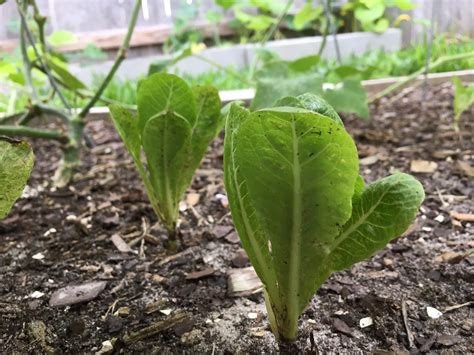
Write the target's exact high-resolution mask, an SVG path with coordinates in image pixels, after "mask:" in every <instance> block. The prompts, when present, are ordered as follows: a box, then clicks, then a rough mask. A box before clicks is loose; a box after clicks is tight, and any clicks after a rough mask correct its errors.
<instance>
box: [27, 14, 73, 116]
mask: <svg viewBox="0 0 474 355" xmlns="http://www.w3.org/2000/svg"><path fill="white" fill-rule="evenodd" d="M18 12H19V13H20V17H21V21H22V23H24V24H25V27H24V30H25V34H26V37H27V38H28V41H29V42H30V45H31V47H32V48H33V52H35V56H36V59H38V61H39V63H40V65H41V67H42V68H43V70H44V72H45V73H46V76H47V77H48V80H49V82H50V83H51V86H52V87H53V89H54V90H55V91H56V92H57V93H58V96H59V99H60V100H61V102H62V103H63V105H64V106H65V107H66V108H67V109H68V110H71V105H69V102H68V101H67V100H66V98H65V97H64V95H63V93H62V92H61V90H60V89H59V86H58V85H57V83H56V80H55V79H54V77H53V75H52V74H51V72H50V70H49V68H48V66H47V65H46V62H45V61H44V59H43V57H42V56H41V54H40V52H39V51H38V48H36V44H35V39H34V38H33V34H32V33H31V31H30V29H29V27H28V25H27V23H26V13H25V12H24V10H23V9H22V7H21V6H18ZM40 31H41V28H40ZM43 54H45V53H43Z"/></svg>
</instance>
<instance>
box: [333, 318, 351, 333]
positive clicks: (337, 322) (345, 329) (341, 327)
mask: <svg viewBox="0 0 474 355" xmlns="http://www.w3.org/2000/svg"><path fill="white" fill-rule="evenodd" d="M333 324H334V328H336V330H337V331H338V332H339V333H342V334H346V335H348V336H352V328H351V327H349V326H348V325H347V324H346V322H344V321H343V320H342V319H339V318H335V319H334V320H333Z"/></svg>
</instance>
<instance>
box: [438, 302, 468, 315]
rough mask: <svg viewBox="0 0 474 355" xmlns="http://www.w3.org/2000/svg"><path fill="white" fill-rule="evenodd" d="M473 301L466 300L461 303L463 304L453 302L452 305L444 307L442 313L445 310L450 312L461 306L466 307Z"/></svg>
mask: <svg viewBox="0 0 474 355" xmlns="http://www.w3.org/2000/svg"><path fill="white" fill-rule="evenodd" d="M473 303H474V302H472V301H471V302H466V303H463V304H455V305H454V306H449V307H446V308H445V309H444V310H443V313H446V312H451V311H454V310H455V309H459V308H462V307H467V306H470V305H471V304H473Z"/></svg>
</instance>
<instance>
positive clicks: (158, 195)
mask: <svg viewBox="0 0 474 355" xmlns="http://www.w3.org/2000/svg"><path fill="white" fill-rule="evenodd" d="M137 106H138V117H134V115H132V113H130V112H129V111H128V110H127V109H125V108H123V107H120V106H116V105H112V106H111V107H110V112H111V115H112V119H113V121H114V124H115V127H116V129H117V131H118V132H119V134H120V137H121V138H122V140H123V141H124V143H125V146H126V147H127V149H128V150H129V152H130V154H131V156H132V158H133V161H134V162H135V165H136V167H137V169H138V172H139V174H140V176H141V178H142V179H143V182H144V185H145V190H146V192H147V194H148V197H149V199H150V202H151V205H152V206H153V209H154V210H155V213H156V214H157V215H158V217H159V218H160V219H161V220H162V221H163V223H164V224H165V226H166V228H167V230H168V232H169V233H170V236H171V237H173V236H174V233H175V229H176V223H177V219H178V214H179V211H178V204H179V201H180V200H181V198H182V196H183V194H184V192H185V191H186V189H187V188H188V187H189V185H190V184H191V180H192V178H193V175H194V172H195V170H196V169H197V168H198V166H199V163H200V162H201V159H202V157H203V156H204V154H205V152H206V149H207V147H208V146H209V144H210V142H211V141H212V139H214V137H215V136H216V134H217V132H218V130H219V129H220V128H221V127H222V119H221V115H220V108H221V102H220V99H219V93H218V91H217V90H216V89H214V88H212V87H209V86H197V87H194V88H192V89H191V88H190V87H189V86H188V85H187V84H186V82H185V81H184V80H182V79H180V78H179V77H177V76H175V75H172V74H154V75H151V76H150V77H148V78H147V79H145V80H143V81H142V82H141V83H140V85H139V87H138V91H137ZM142 150H143V152H144V155H145V158H146V164H144V163H143V162H142Z"/></svg>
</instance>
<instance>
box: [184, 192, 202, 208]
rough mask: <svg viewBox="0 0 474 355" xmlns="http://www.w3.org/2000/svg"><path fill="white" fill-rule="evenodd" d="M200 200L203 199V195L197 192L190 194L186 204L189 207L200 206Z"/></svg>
mask: <svg viewBox="0 0 474 355" xmlns="http://www.w3.org/2000/svg"><path fill="white" fill-rule="evenodd" d="M200 198H201V195H199V194H197V193H195V192H190V193H189V194H187V195H186V204H187V205H188V206H195V205H197V204H198V202H199V199H200Z"/></svg>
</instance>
